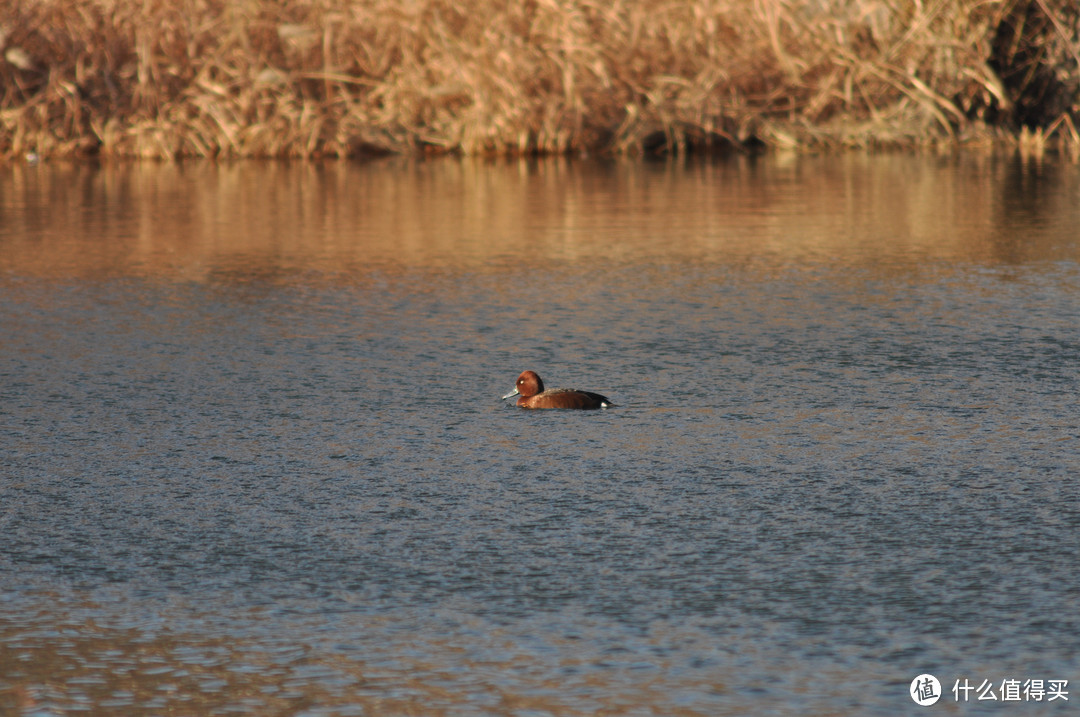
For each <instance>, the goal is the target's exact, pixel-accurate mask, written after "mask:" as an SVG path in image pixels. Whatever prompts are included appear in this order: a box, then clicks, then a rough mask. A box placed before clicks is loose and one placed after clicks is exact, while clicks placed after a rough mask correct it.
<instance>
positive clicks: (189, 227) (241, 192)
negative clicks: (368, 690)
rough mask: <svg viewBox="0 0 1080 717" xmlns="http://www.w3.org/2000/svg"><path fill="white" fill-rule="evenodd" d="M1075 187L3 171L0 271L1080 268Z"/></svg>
mask: <svg viewBox="0 0 1080 717" xmlns="http://www.w3.org/2000/svg"><path fill="white" fill-rule="evenodd" d="M1077 172H1078V170H1077V168H1076V167H1075V166H1074V165H1071V164H1068V163H1061V164H1057V163H1051V162H1044V163H1039V164H1032V163H1025V162H1020V161H1014V160H1010V159H1005V158H1000V157H993V156H983V155H978V156H955V157H916V156H911V155H897V156H883V157H874V156H866V155H844V156H839V157H784V156H769V157H761V158H747V157H739V158H735V159H728V160H711V161H700V162H670V163H648V162H637V161H622V160H619V161H610V162H600V161H590V162H579V161H571V160H567V159H565V158H550V159H532V160H518V161H498V162H489V161H483V160H475V159H470V160H455V159H440V160H435V161H409V160H402V159H389V160H385V161H379V162H372V163H367V164H359V163H351V162H330V163H325V164H314V163H303V164H290V163H278V162H266V163H262V162H245V163H237V164H215V163H209V162H200V163H182V164H149V163H132V164H123V163H120V164H105V165H87V164H63V163H58V164H42V165H36V166H22V165H15V166H11V167H8V168H5V169H4V170H3V171H2V172H0V272H2V274H6V275H8V276H40V277H54V278H64V277H73V278H74V277H83V278H104V277H124V276H144V277H156V278H160V279H164V280H175V281H207V280H211V281H247V280H259V279H265V280H271V281H279V280H290V279H296V278H303V277H305V276H308V275H312V274H314V275H317V276H319V277H322V278H326V277H346V278H347V277H350V276H360V277H362V276H368V275H371V274H372V273H391V274H392V273H398V272H411V271H419V272H450V273H457V272H504V271H505V272H511V273H513V272H520V271H527V270H530V269H545V268H563V267H573V266H575V265H576V266H577V268H578V269H579V270H581V271H586V270H597V269H603V268H606V267H611V266H618V265H622V266H627V265H637V264H642V265H664V264H668V263H691V264H696V263H708V264H720V265H730V266H734V267H757V268H759V269H762V270H765V271H770V270H775V269H777V268H781V269H782V268H783V267H790V266H797V265H806V264H814V265H825V266H834V267H867V268H875V269H878V270H881V269H884V268H885V267H888V268H890V269H891V270H901V271H903V270H907V269H911V268H913V267H918V266H920V265H923V264H926V263H930V264H941V263H946V264H947V263H956V262H959V263H964V264H970V263H975V264H979V265H997V264H1018V263H1024V262H1029V261H1039V260H1055V259H1069V260H1075V259H1076V255H1077V245H1076V241H1075V231H1074V229H1073V228H1074V227H1076V226H1078V225H1080V201H1078V199H1080V181H1078V175H1077Z"/></svg>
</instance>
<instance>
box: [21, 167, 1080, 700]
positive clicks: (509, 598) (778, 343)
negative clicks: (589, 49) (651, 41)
mask: <svg viewBox="0 0 1080 717" xmlns="http://www.w3.org/2000/svg"><path fill="white" fill-rule="evenodd" d="M1078 227H1080V168H1078V167H1076V166H1074V165H1069V164H1059V163H1055V162H1051V161H1047V162H1045V163H1042V164H1035V163H1023V162H1020V161H1019V160H1012V159H1005V158H993V157H983V156H963V157H911V156H881V157H867V156H855V155H852V156H844V157H818V158H811V157H804V158H792V157H765V158H757V159H751V158H735V159H729V160H717V161H708V162H687V163H635V162H611V163H601V162H572V161H565V160H550V161H527V162H495V163H487V162H480V161H476V162H473V161H462V162H459V161H456V160H439V161H432V162H419V163H417V162H406V161H400V160H392V161H386V162H375V163H370V164H350V163H331V164H326V165H318V164H310V165H309V164H303V165H302V164H274V163H256V162H251V163H242V164H221V165H213V164H180V165H157V164H133V165H115V166H112V165H107V166H102V167H96V166H85V165H83V166H80V165H61V164H57V165H46V164H43V165H37V166H14V167H4V168H0V713H3V714H15V715H34V716H38V715H51V714H68V713H87V714H116V713H122V714H129V715H157V714H166V713H169V714H278V715H401V714H417V715H455V716H457V715H462V716H464V715H515V716H520V717H536V716H538V715H559V716H563V715H592V714H607V715H654V714H655V715H730V714H745V713H754V714H777V715H788V714H791V715H796V714H860V715H862V714H880V715H894V714H904V713H912V714H916V713H918V714H923V713H924V712H923V711H922V710H924V709H925V708H922V707H919V706H918V705H916V704H915V702H914V701H913V700H912V697H911V696H909V686H910V683H911V682H912V680H913V679H914V678H915V677H916V676H917V675H920V674H922V673H931V674H934V675H935V676H936V677H937V678H938V679H939V680H940V683H941V688H940V690H941V693H942V695H941V701H940V702H939V703H938V705H937V706H936V707H934V708H930V710H931V711H935V710H936V711H939V712H940V711H942V710H944V712H946V713H953V714H966V713H976V712H994V713H995V714H996V713H1002V711H1003V710H1004V711H1007V712H1008V713H1009V714H1044V713H1053V714H1064V713H1068V712H1075V710H1076V708H1077V705H1078V704H1080V574H1078V572H1077V570H1076V566H1077V565H1078V564H1080V488H1078V481H1077V476H1078V474H1080V407H1078V403H1077V396H1078V393H1080V371H1078V367H1080V229H1078ZM524 369H533V370H536V371H537V372H539V373H540V375H541V376H542V377H543V378H544V379H545V382H546V383H547V384H548V385H549V386H570V387H577V388H582V389H588V390H593V391H597V392H600V393H603V394H604V395H606V396H608V397H609V398H611V399H612V400H613V401H614V402H615V403H616V404H618V406H617V407H616V408H613V409H609V410H604V411H596V412H592V411H588V412H573V411H540V412H530V411H523V410H521V409H518V408H516V407H514V406H513V405H512V402H510V401H500V400H499V399H498V397H499V396H501V395H503V394H505V393H506V392H508V391H509V390H510V389H511V388H512V387H513V383H514V380H515V379H516V377H517V375H518V373H520V372H521V371H522V370H524ZM1011 680H1017V681H1020V682H1024V681H1031V680H1043V681H1044V684H1045V685H1049V682H1050V681H1056V682H1057V683H1058V685H1057V687H1058V689H1059V691H1060V690H1061V688H1064V689H1065V691H1066V692H1067V693H1068V694H1067V696H1068V697H1069V700H1068V701H1066V700H1065V699H1064V696H1058V698H1057V699H1053V700H1051V699H1050V698H1051V697H1052V696H1053V695H1051V694H1049V693H1048V694H1046V695H1045V696H1043V698H1042V699H1040V700H1039V701H1036V699H1035V696H1036V694H1037V693H1036V692H1035V691H1034V689H1032V688H1034V687H1035V686H1036V685H1037V683H1032V682H1026V683H1025V692H1023V693H1021V695H1020V697H1021V698H1022V699H1019V700H1018V701H1016V702H1015V703H1014V704H1011V705H1009V704H1006V703H1004V702H1003V701H1002V700H1003V698H1004V697H1008V696H1009V695H1008V694H1006V688H1007V687H1008V685H1006V681H1011ZM984 681H986V682H988V683H989V684H990V686H991V687H993V691H992V692H990V694H995V695H996V696H997V697H998V698H999V701H997V702H990V701H988V700H978V699H977V697H978V696H979V694H978V693H977V692H976V691H971V692H967V693H965V692H964V691H963V690H962V689H960V687H961V685H965V684H970V685H971V686H973V687H978V686H979V685H980V683H983V682H984ZM1061 681H1068V683H1067V685H1061V684H1060V682H1061ZM1009 685H1011V682H1009ZM954 687H956V688H958V689H957V691H956V692H954ZM987 693H988V692H987V690H986V689H984V690H983V693H982V694H983V696H984V697H985V696H986V694H987ZM965 696H967V701H965V700H964V698H965Z"/></svg>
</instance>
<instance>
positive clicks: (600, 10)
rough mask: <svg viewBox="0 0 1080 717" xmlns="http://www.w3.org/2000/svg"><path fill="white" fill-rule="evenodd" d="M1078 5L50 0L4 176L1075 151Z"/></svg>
mask: <svg viewBox="0 0 1080 717" xmlns="http://www.w3.org/2000/svg"><path fill="white" fill-rule="evenodd" d="M1078 67H1080V8H1078V7H1074V6H1072V5H1070V4H1069V2H1068V1H1067V0H1003V1H1002V2H996V3H986V2H977V1H975V0H960V1H959V2H956V3H939V4H936V5H934V6H932V7H924V5H923V4H922V3H918V2H910V3H904V2H900V3H896V4H892V5H890V6H889V7H887V8H885V7H881V6H879V5H878V4H876V3H871V2H869V0H855V1H854V2H852V3H846V4H840V3H838V4H836V5H835V6H833V5H830V4H828V3H821V2H813V1H812V0H790V1H788V2H785V1H783V0H760V1H759V2H755V3H745V4H739V3H733V4H731V5H730V6H729V5H724V4H722V3H719V4H718V3H714V2H708V1H707V0H692V1H691V2H689V3H685V2H679V1H678V0H643V1H642V2H637V3H632V4H619V5H615V6H610V5H608V4H602V3H599V2H596V1H594V0H577V1H568V2H560V3H547V4H542V3H531V4H522V5H518V6H515V7H512V8H507V7H505V6H504V5H502V4H499V3H497V2H494V0H467V2H465V3H456V4H455V3H452V2H449V0H427V1H426V2H409V1H408V0H377V2H375V3H370V4H365V5H364V6H352V5H348V4H341V5H332V4H327V3H323V4H319V3H316V2H314V1H308V2H302V3H298V4H294V5H290V6H288V7H279V6H270V5H267V4H264V3H261V2H257V1H255V0H251V1H249V2H246V3H231V2H228V1H227V0H180V1H179V2H168V1H167V0H152V1H151V2H148V3H147V2H136V1H135V0H116V1H115V2H107V0H90V1H89V2H78V0H41V1H40V2H36V3H33V4H26V5H22V6H18V7H15V8H13V10H12V13H11V17H9V18H7V19H6V20H5V24H4V26H3V27H0V88H2V89H0V161H5V160H6V161H19V160H20V159H21V158H26V157H36V158H40V159H54V158H87V157H101V158H145V159H166V160H169V159H181V158H200V157H201V158H218V159H238V158H300V159H319V158H335V157H336V158H346V157H350V158H355V157H369V156H378V155H385V154H405V155H410V154H416V155H440V154H458V155H469V156H532V155H536V156H541V155H587V156H606V155H617V156H635V155H645V156H648V155H687V154H697V153H706V154H710V153H723V152H758V151H775V150H784V151H796V152H820V151H833V150H844V149H867V150H880V149H890V150H891V149H920V148H923V147H940V146H949V147H961V148H962V147H970V146H975V147H980V148H981V147H986V146H1001V147H1005V148H1016V149H1019V150H1020V151H1021V152H1028V153H1031V154H1036V155H1041V154H1043V153H1046V152H1060V153H1061V154H1063V155H1066V156H1068V157H1071V158H1072V159H1073V160H1074V161H1075V160H1077V159H1080V132H1078V126H1080V69H1078Z"/></svg>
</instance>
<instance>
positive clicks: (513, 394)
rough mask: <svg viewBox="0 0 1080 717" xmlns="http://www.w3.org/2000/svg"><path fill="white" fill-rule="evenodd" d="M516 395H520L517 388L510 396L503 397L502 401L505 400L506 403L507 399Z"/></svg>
mask: <svg viewBox="0 0 1080 717" xmlns="http://www.w3.org/2000/svg"><path fill="white" fill-rule="evenodd" d="M516 395H518V390H517V389H516V388H515V389H514V390H513V391H511V392H510V393H508V394H506V395H505V396H503V397H502V400H503V401H505V400H506V399H508V398H510V397H511V396H516Z"/></svg>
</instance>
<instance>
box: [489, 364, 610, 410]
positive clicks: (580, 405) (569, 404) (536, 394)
mask: <svg viewBox="0 0 1080 717" xmlns="http://www.w3.org/2000/svg"><path fill="white" fill-rule="evenodd" d="M513 396H520V398H518V400H517V405H518V406H520V407H521V408H575V409H584V410H593V409H597V408H610V407H612V406H614V405H615V404H614V403H612V402H611V401H610V400H609V399H608V398H607V397H606V396H601V395H600V394H599V393H593V392H592V391H579V390H577V389H574V388H549V389H547V390H545V389H544V380H543V379H542V378H540V375H539V374H537V373H536V372H535V371H523V372H522V374H521V375H520V376H518V378H517V382H516V383H515V384H514V390H513V391H511V392H510V393H508V394H506V395H505V396H503V397H502V398H503V400H504V401H505V400H506V399H508V398H512V397H513Z"/></svg>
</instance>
